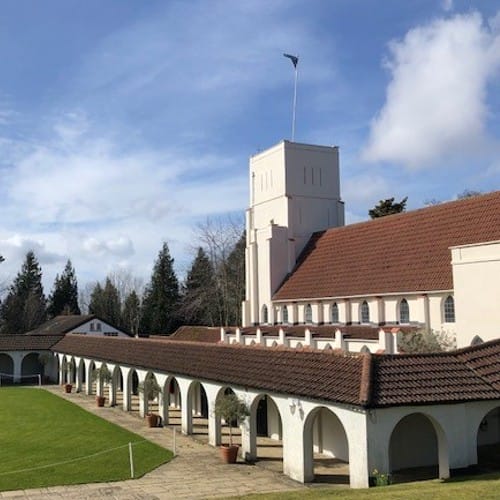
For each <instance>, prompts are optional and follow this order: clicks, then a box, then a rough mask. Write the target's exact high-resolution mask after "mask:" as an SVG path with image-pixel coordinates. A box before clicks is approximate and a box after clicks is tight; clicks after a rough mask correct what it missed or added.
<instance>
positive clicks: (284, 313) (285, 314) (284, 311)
mask: <svg viewBox="0 0 500 500" xmlns="http://www.w3.org/2000/svg"><path fill="white" fill-rule="evenodd" d="M281 314H282V317H283V319H282V323H283V324H284V325H288V307H287V306H283V309H282V310H281Z"/></svg>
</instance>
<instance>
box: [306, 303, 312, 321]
mask: <svg viewBox="0 0 500 500" xmlns="http://www.w3.org/2000/svg"><path fill="white" fill-rule="evenodd" d="M312 322H313V310H312V307H311V304H307V306H306V307H305V309H304V323H305V324H306V325H310V324H312Z"/></svg>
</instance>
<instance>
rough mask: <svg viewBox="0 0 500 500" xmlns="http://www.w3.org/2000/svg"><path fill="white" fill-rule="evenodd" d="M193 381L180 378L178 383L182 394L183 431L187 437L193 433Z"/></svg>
mask: <svg viewBox="0 0 500 500" xmlns="http://www.w3.org/2000/svg"><path fill="white" fill-rule="evenodd" d="M192 382H193V381H192V379H188V378H184V377H178V378H177V383H178V384H179V389H180V392H181V431H182V433H183V434H185V435H190V434H192V433H193V412H192V408H191V395H190V394H189V392H190V391H189V388H190V386H191V383H192Z"/></svg>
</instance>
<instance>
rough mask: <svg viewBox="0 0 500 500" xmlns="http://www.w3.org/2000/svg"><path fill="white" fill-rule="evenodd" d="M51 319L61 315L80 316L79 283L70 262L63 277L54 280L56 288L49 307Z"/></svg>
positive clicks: (51, 295) (50, 297)
mask: <svg viewBox="0 0 500 500" xmlns="http://www.w3.org/2000/svg"><path fill="white" fill-rule="evenodd" d="M47 313H48V315H49V317H51V318H53V317H54V316H57V315H59V314H80V308H79V307H78V283H77V280H76V275H75V270H74V268H73V266H72V265H71V261H70V260H68V262H67V263H66V267H65V268H64V271H63V273H62V274H61V276H59V275H57V276H56V279H55V280H54V288H53V290H52V293H51V294H50V296H49V304H48V307H47Z"/></svg>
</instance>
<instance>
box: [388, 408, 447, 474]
mask: <svg viewBox="0 0 500 500" xmlns="http://www.w3.org/2000/svg"><path fill="white" fill-rule="evenodd" d="M440 448H441V449H440ZM447 457H448V450H447V445H446V439H445V438H444V432H443V430H442V429H441V426H439V424H437V423H436V422H435V421H434V420H431V419H430V418H429V417H428V416H427V415H424V414H423V413H412V414H411V415H407V416H406V417H403V418H402V419H401V420H400V421H399V422H398V423H397V425H396V426H395V427H394V429H393V431H392V434H391V438H390V441H389V472H390V473H391V475H392V481H393V482H395V483H402V482H408V481H419V480H424V479H433V478H438V477H446V473H444V469H447V468H448V463H447ZM440 458H441V464H440ZM440 465H441V467H440ZM440 469H442V470H440ZM381 472H384V471H381Z"/></svg>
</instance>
